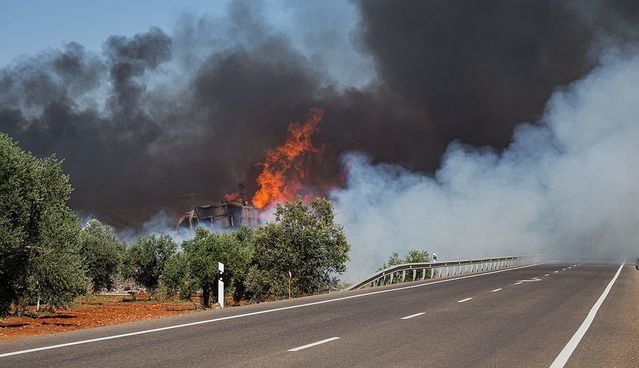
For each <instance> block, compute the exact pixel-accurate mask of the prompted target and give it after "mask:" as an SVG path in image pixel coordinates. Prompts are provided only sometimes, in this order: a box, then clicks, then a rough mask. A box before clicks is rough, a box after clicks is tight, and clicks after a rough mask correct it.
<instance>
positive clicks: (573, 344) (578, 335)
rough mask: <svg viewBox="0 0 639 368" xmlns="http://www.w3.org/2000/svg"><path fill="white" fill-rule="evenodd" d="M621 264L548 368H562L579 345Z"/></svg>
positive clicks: (615, 279)
mask: <svg viewBox="0 0 639 368" xmlns="http://www.w3.org/2000/svg"><path fill="white" fill-rule="evenodd" d="M623 266H624V264H623V263H622V264H621V266H619V269H618V270H617V273H616V274H615V275H614V276H613V277H612V280H610V282H609V283H608V286H606V288H605V289H604V291H603V293H602V294H601V296H600V297H599V299H597V301H596V302H595V304H594V305H593V306H592V308H590V312H588V315H587V316H586V319H584V321H583V322H582V323H581V326H579V328H578V329H577V332H575V334H574V335H573V336H572V338H571V339H570V341H568V343H567V344H566V346H564V348H563V349H562V350H561V353H559V355H557V358H555V360H554V361H553V362H552V364H551V365H550V368H562V367H563V366H564V365H565V364H566V362H568V359H570V356H571V355H572V353H573V352H574V351H575V349H576V348H577V345H579V342H580V341H581V339H582V338H583V337H584V335H585V334H586V332H587V331H588V328H589V327H590V324H591V323H592V321H594V319H595V316H596V315H597V311H599V307H601V304H603V302H604V300H606V297H607V296H608V293H609V292H610V289H612V285H614V283H615V281H617V278H618V277H619V274H620V273H621V270H622V269H623Z"/></svg>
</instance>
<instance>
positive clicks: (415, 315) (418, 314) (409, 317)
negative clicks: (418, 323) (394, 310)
mask: <svg viewBox="0 0 639 368" xmlns="http://www.w3.org/2000/svg"><path fill="white" fill-rule="evenodd" d="M422 314H426V312H420V313H415V314H411V315H410V316H406V317H402V318H400V319H411V318H414V317H417V316H421V315H422Z"/></svg>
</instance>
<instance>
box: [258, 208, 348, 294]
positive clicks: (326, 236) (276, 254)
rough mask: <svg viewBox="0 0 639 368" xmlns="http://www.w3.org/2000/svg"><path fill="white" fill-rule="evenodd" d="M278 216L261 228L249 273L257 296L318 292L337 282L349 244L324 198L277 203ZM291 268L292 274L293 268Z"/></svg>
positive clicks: (346, 257) (346, 259) (344, 264)
mask: <svg viewBox="0 0 639 368" xmlns="http://www.w3.org/2000/svg"><path fill="white" fill-rule="evenodd" d="M275 220H276V221H275V222H272V223H269V224H267V225H266V226H263V227H261V228H258V229H257V233H256V239H255V244H256V249H255V261H254V265H253V267H252V268H251V270H250V272H249V275H248V280H247V283H248V288H249V290H250V291H251V293H252V294H253V297H254V298H257V299H263V298H268V297H275V298H281V297H284V296H286V295H287V294H288V282H289V275H290V278H291V289H292V290H291V291H292V294H293V295H306V294H315V293H319V292H323V291H327V290H330V289H331V288H334V287H336V286H337V282H338V276H339V274H340V273H343V272H344V271H345V270H346V262H347V261H348V260H349V257H348V253H349V251H350V245H349V244H348V242H347V240H346V235H345V234H344V230H343V228H342V227H341V226H340V225H338V224H336V223H335V216H334V213H333V204H332V202H331V201H329V200H328V199H325V198H315V199H313V200H312V201H311V203H305V202H304V201H302V200H301V199H297V200H296V201H294V202H286V203H284V204H280V205H277V207H276V210H275ZM289 272H290V274H289Z"/></svg>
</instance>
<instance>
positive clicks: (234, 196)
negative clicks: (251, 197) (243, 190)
mask: <svg viewBox="0 0 639 368" xmlns="http://www.w3.org/2000/svg"><path fill="white" fill-rule="evenodd" d="M222 200H224V201H226V202H238V203H242V202H244V201H243V199H242V194H240V192H232V193H227V194H225V195H224V197H222ZM242 204H243V203H242Z"/></svg>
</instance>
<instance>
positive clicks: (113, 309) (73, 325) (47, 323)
mask: <svg viewBox="0 0 639 368" xmlns="http://www.w3.org/2000/svg"><path fill="white" fill-rule="evenodd" d="M127 298H129V299H128V300H126V299H124V298H123V297H122V296H94V297H92V298H89V299H88V300H86V299H85V300H81V301H80V302H79V304H78V305H76V306H72V307H70V308H69V309H67V310H58V311H56V312H55V313H40V314H39V315H38V316H37V317H28V316H22V317H16V316H10V317H8V318H7V319H5V320H0V341H1V340H10V339H17V338H21V337H25V336H33V335H42V334H51V333H56V332H62V331H70V330H77V329H81V328H90V327H98V326H106V325H113V324H118V323H125V322H132V321H137V320H143V319H152V318H160V317H167V316H175V315H179V314H184V313H189V312H192V311H195V310H197V304H195V303H177V302H156V301H149V300H140V298H138V301H131V300H130V297H127ZM143 299H144V298H143Z"/></svg>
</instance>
